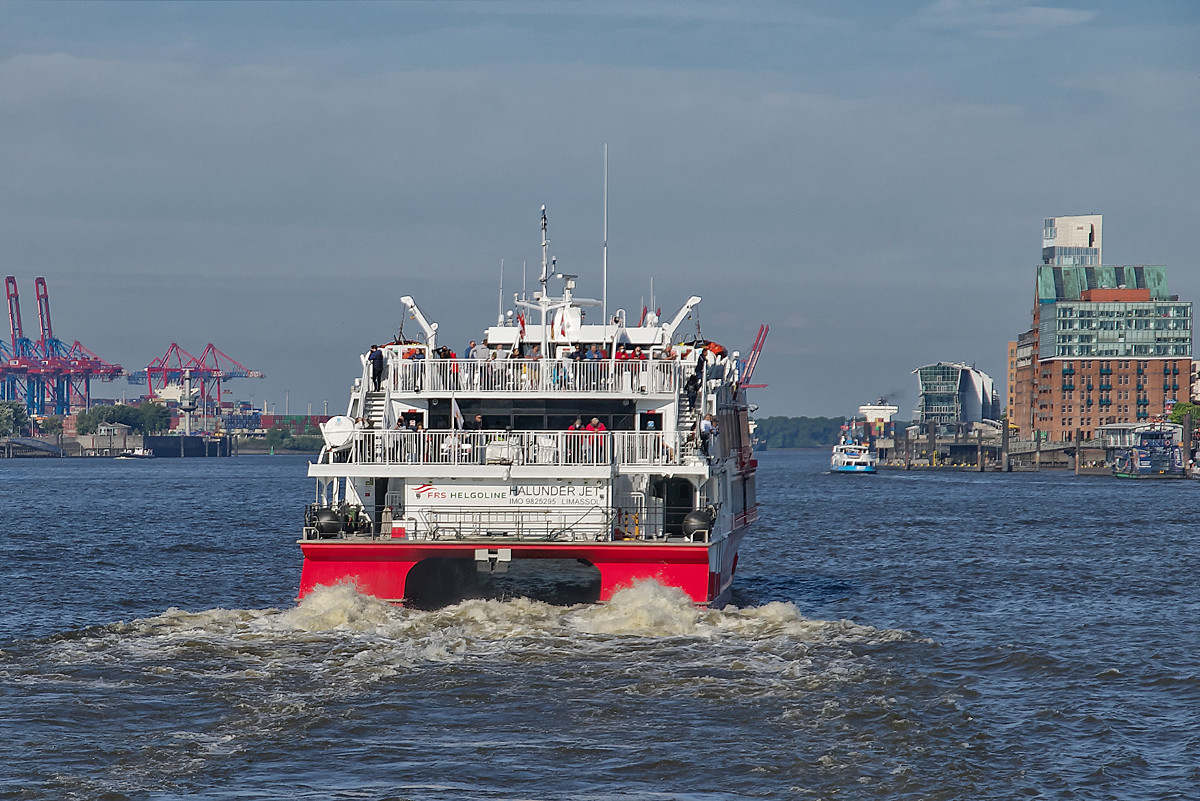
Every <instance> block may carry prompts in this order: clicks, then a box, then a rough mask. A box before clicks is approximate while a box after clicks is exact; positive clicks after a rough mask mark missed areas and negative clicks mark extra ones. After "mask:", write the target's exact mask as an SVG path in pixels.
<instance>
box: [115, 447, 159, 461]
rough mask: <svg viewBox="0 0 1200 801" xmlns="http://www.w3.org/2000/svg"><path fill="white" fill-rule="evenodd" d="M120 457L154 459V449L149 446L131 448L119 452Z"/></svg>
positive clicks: (118, 456)
mask: <svg viewBox="0 0 1200 801" xmlns="http://www.w3.org/2000/svg"><path fill="white" fill-rule="evenodd" d="M117 458H118V459H153V458H154V451H152V450H150V449H149V448H129V449H127V450H123V451H121V452H120V453H118V454H117Z"/></svg>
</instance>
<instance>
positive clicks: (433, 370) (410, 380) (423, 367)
mask: <svg viewBox="0 0 1200 801" xmlns="http://www.w3.org/2000/svg"><path fill="white" fill-rule="evenodd" d="M693 369H694V368H693V367H692V366H691V365H686V364H683V363H681V362H679V361H676V360H664V359H629V360H615V361H614V360H608V359H595V360H589V359H584V360H580V361H572V360H559V359H487V360H483V359H478V360H477V359H393V360H392V364H391V365H390V366H389V381H390V382H391V391H392V392H393V393H401V394H403V393H414V394H423V393H437V394H445V393H447V392H462V393H468V394H471V395H509V394H512V393H514V392H530V393H539V394H557V393H564V394H566V393H578V392H593V393H594V392H598V393H605V394H674V393H677V392H679V389H680V387H682V386H683V377H684V375H685V371H686V370H693Z"/></svg>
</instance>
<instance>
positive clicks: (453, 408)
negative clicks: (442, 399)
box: [450, 398, 464, 430]
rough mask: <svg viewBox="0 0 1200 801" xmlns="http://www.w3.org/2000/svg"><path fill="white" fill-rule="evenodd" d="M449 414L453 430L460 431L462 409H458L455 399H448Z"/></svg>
mask: <svg viewBox="0 0 1200 801" xmlns="http://www.w3.org/2000/svg"><path fill="white" fill-rule="evenodd" d="M450 414H451V415H452V416H453V417H454V428H455V429H456V430H462V427H463V422H464V420H463V414H462V409H460V408H458V400H457V399H456V398H451V399H450Z"/></svg>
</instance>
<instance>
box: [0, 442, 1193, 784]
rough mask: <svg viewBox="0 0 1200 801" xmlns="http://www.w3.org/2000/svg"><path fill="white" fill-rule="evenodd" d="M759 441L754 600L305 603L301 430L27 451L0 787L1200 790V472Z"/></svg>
mask: <svg viewBox="0 0 1200 801" xmlns="http://www.w3.org/2000/svg"><path fill="white" fill-rule="evenodd" d="M826 465H827V455H826V454H825V453H817V452H804V451H801V452H768V453H764V454H762V455H761V458H760V474H759V491H760V500H761V519H760V522H759V523H758V524H757V525H756V526H755V529H754V530H753V531H752V533H751V535H750V536H749V537H748V538H747V540H746V543H745V545H744V546H743V550H742V555H741V561H740V567H739V574H738V577H737V591H736V593H735V595H734V601H733V602H734V606H731V607H728V608H726V609H724V610H721V611H713V610H698V609H695V608H693V607H692V606H691V605H690V604H688V603H686V602H685V601H684V600H683V599H682V598H681V597H680V595H679V594H678V593H676V592H674V591H672V590H669V589H665V588H662V587H658V586H656V585H653V584H644V585H640V586H639V587H636V588H634V589H631V590H629V591H626V592H623V593H621V594H619V595H618V596H617V597H616V598H614V599H613V601H612V602H611V603H610V604H607V605H605V606H590V605H584V606H551V605H547V604H544V603H538V602H531V601H527V600H509V601H494V600H475V601H466V602H463V603H461V604H458V605H456V606H452V607H449V608H445V609H440V610H435V611H416V610H407V609H401V608H394V607H390V606H387V605H384V604H381V603H378V602H376V601H374V600H373V599H371V598H367V597H363V596H360V595H356V594H354V593H353V592H351V591H349V590H347V589H345V588H334V589H330V590H328V591H319V592H316V593H314V594H313V595H311V596H310V597H309V598H307V599H306V600H305V601H304V602H303V603H301V604H299V605H297V604H296V603H295V601H294V598H295V593H296V587H297V584H298V579H299V571H300V556H299V551H298V548H297V547H296V545H295V539H296V537H297V533H298V531H299V526H300V521H301V517H302V514H301V512H302V508H303V506H304V504H305V503H307V502H308V501H309V500H310V498H311V495H312V487H311V485H310V483H309V481H308V479H306V478H305V477H304V459H303V458H297V457H281V456H275V457H269V456H242V457H239V458H235V459H162V460H156V461H108V460H82V459H64V460H7V461H2V462H0V475H2V476H3V483H2V484H0V487H2V489H0V493H2V497H3V498H4V500H5V506H6V508H8V509H9V515H8V523H7V525H6V526H5V527H4V529H3V533H2V534H0V538H2V539H0V541H2V542H3V544H4V549H3V554H4V558H3V561H2V562H0V593H2V594H0V597H2V598H3V606H2V607H0V798H3V799H126V798H129V799H183V798H189V799H194V798H202V799H274V798H301V799H458V798H471V799H614V800H615V799H622V801H627V800H628V799H635V800H636V799H694V800H695V801H715V800H716V799H734V798H738V799H741V798H799V799H1027V798H1045V799H1129V801H1134V800H1136V801H1146V800H1147V799H1193V798H1196V797H1198V791H1200V586H1198V585H1200V582H1198V578H1200V570H1198V568H1200V544H1198V542H1197V537H1196V517H1195V510H1196V508H1197V498H1198V497H1200V495H1198V493H1200V482H1192V481H1188V482H1123V481H1119V480H1116V479H1106V478H1077V477H1075V476H1072V475H1066V474H1058V473H1051V472H1044V473H1039V474H1033V473H1024V474H1008V475H1001V474H988V475H978V474H973V473H915V472H914V473H903V472H890V473H880V474H879V475H876V476H845V475H838V476H834V475H829V474H827V473H826V472H825V469H826Z"/></svg>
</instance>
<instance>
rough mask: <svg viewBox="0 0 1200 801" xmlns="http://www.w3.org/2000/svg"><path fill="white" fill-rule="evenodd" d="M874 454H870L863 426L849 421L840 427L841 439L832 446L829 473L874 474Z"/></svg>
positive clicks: (868, 442)
mask: <svg viewBox="0 0 1200 801" xmlns="http://www.w3.org/2000/svg"><path fill="white" fill-rule="evenodd" d="M875 462H876V457H875V454H874V453H872V452H871V445H870V440H869V438H868V437H867V436H866V431H865V424H864V423H860V422H857V421H854V420H851V421H850V422H849V423H847V424H846V425H844V426H842V438H841V441H840V442H838V444H837V445H834V446H833V456H832V457H830V459H829V471H830V472H831V473H874V472H875Z"/></svg>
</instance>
